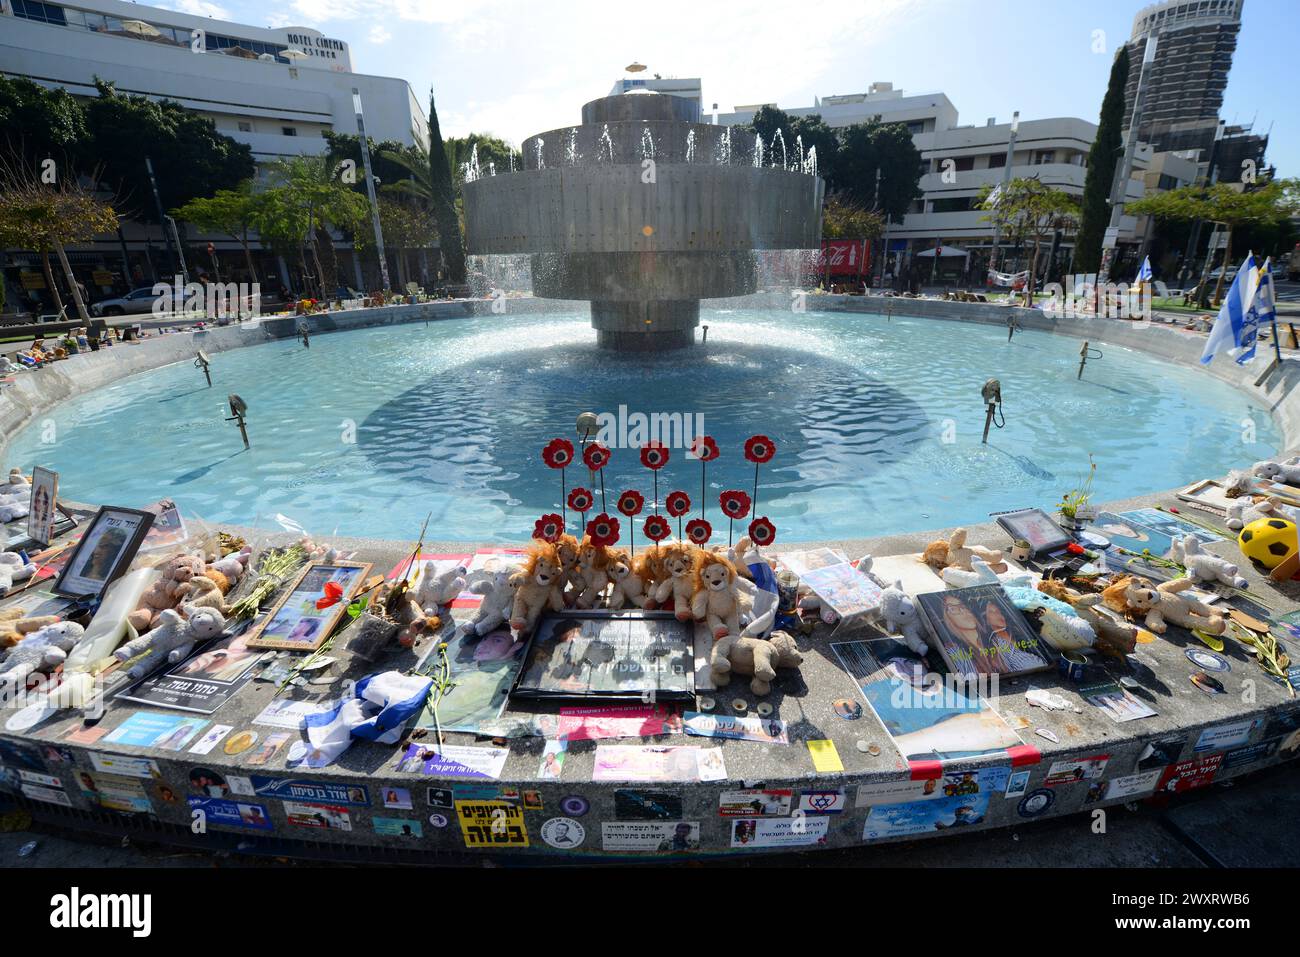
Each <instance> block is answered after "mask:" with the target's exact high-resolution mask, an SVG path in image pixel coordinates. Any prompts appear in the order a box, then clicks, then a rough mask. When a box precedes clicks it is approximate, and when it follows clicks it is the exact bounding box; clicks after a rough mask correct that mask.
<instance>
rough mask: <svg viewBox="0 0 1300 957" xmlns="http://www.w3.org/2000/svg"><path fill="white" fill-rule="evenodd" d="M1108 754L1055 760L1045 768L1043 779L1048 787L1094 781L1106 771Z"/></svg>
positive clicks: (1108, 759)
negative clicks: (1045, 775) (1070, 759)
mask: <svg viewBox="0 0 1300 957" xmlns="http://www.w3.org/2000/svg"><path fill="white" fill-rule="evenodd" d="M1109 761H1110V755H1109V754H1094V755H1093V756H1092V757H1088V758H1080V759H1079V760H1077V761H1057V762H1055V763H1054V764H1053V765H1052V766H1051V767H1050V768H1048V769H1047V778H1046V779H1045V780H1044V781H1043V783H1044V784H1046V785H1047V786H1048V787H1055V786H1056V785H1058V784H1074V783H1076V782H1078V781H1096V780H1098V779H1099V778H1101V776H1102V775H1103V774H1105V773H1106V765H1107V763H1108V762H1109Z"/></svg>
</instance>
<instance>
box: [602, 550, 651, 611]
mask: <svg viewBox="0 0 1300 957" xmlns="http://www.w3.org/2000/svg"><path fill="white" fill-rule="evenodd" d="M605 571H606V572H607V573H608V574H609V579H610V582H611V583H612V584H611V587H610V591H609V601H608V605H609V607H610V608H614V609H618V608H624V607H627V608H644V607H645V603H646V594H645V586H646V583H645V581H644V580H643V579H642V578H641V576H640V575H638V574H637V572H636V564H635V563H634V562H633V561H632V559H631V558H630V557H629V556H628V553H627V550H626V549H622V548H611V549H609V564H608V566H607V567H606V569H605Z"/></svg>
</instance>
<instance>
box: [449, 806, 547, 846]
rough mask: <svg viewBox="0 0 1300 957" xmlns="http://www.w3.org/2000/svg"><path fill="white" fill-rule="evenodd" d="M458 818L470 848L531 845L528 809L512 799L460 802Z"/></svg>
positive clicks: (457, 810) (466, 844)
mask: <svg viewBox="0 0 1300 957" xmlns="http://www.w3.org/2000/svg"><path fill="white" fill-rule="evenodd" d="M456 818H457V819H458V820H459V821H460V833H461V836H462V837H463V838H464V839H465V846H466V847H468V848H480V847H528V846H529V844H528V827H527V825H525V823H524V811H523V808H521V807H520V806H519V805H517V804H511V803H510V802H508V801H461V800H457V801H456Z"/></svg>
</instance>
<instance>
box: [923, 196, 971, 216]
mask: <svg viewBox="0 0 1300 957" xmlns="http://www.w3.org/2000/svg"><path fill="white" fill-rule="evenodd" d="M973 202H974V200H973V199H972V198H971V197H969V196H954V197H952V198H949V199H936V200H935V201H934V204H933V211H934V212H936V213H964V212H967V211H968V210H970V208H971V203H973Z"/></svg>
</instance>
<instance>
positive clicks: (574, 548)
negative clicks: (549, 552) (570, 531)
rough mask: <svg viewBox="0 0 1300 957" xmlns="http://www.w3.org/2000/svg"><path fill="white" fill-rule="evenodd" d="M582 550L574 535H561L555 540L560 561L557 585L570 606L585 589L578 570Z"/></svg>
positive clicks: (561, 595) (566, 603) (556, 552)
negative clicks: (579, 555) (579, 554)
mask: <svg viewBox="0 0 1300 957" xmlns="http://www.w3.org/2000/svg"><path fill="white" fill-rule="evenodd" d="M581 550H582V546H581V545H580V544H579V543H578V540H577V539H576V538H574V537H573V536H572V535H561V536H560V537H559V538H557V539H556V540H555V554H556V556H557V557H558V558H559V561H560V580H559V582H558V583H557V585H556V587H557V588H559V590H560V597H561V598H562V599H563V600H564V604H565V605H566V606H568V607H570V608H572V607H573V604H574V602H576V601H577V600H578V596H579V595H580V594H582V589H583V585H582V584H581V581H580V573H579V571H578V553H579V552H580V551H581Z"/></svg>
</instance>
